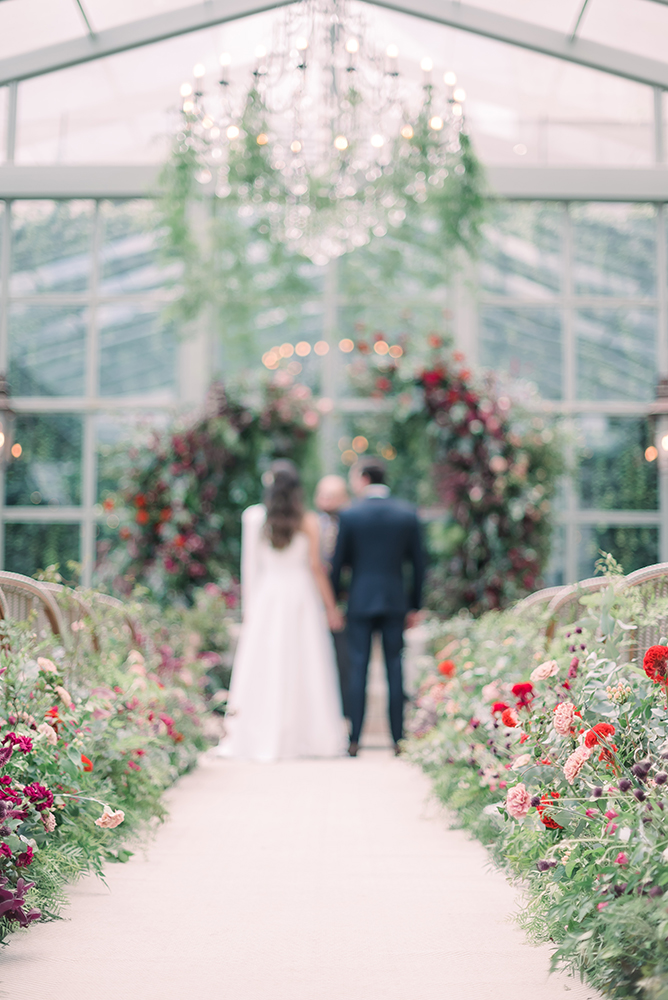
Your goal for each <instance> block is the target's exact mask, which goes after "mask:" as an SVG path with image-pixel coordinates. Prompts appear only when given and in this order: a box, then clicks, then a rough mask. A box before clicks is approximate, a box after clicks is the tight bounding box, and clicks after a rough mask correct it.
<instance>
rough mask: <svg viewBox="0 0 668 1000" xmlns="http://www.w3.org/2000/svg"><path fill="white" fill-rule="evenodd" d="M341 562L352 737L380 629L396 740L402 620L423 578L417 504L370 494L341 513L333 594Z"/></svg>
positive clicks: (415, 604)
mask: <svg viewBox="0 0 668 1000" xmlns="http://www.w3.org/2000/svg"><path fill="white" fill-rule="evenodd" d="M373 490H374V487H370V491H371V492H373ZM407 563H410V564H411V567H412V586H411V588H410V592H409V593H407V592H406V586H405V582H404V566H405V565H406V564H407ZM344 566H350V568H351V570H352V582H351V585H350V594H349V597H348V649H349V654H350V674H349V687H348V704H349V710H350V719H351V722H352V732H351V734H350V739H351V741H353V742H358V741H359V737H360V733H361V731H362V723H363V721H364V707H365V701H366V675H367V669H368V665H369V656H370V653H371V636H372V634H373V632H374V631H380V633H381V635H382V639H383V652H384V654H385V665H386V668H387V681H388V687H389V690H390V727H391V729H392V737H393V739H394V741H395V743H396V742H398V741H399V740H400V739H401V737H402V735H403V713H404V691H403V680H402V672H401V651H402V649H403V629H404V619H405V617H406V613H407V612H408V611H410V610H415V609H418V608H419V607H420V606H421V602H422V582H423V578H424V553H423V548H422V538H421V531H420V523H419V521H418V517H417V512H416V510H415V508H414V507H411V506H410V504H407V503H404V502H403V501H401V500H395V499H394V498H392V497H390V496H385V497H379V496H368V497H365V498H364V499H363V500H361V501H360V502H359V503H357V504H355V505H354V506H353V507H350V508H349V509H348V510H345V511H343V512H342V513H341V518H340V524H339V535H338V539H337V542H336V549H335V551H334V557H333V559H332V586H333V587H334V593H335V594H337V595H338V594H339V593H340V590H341V570H342V569H343V567H344Z"/></svg>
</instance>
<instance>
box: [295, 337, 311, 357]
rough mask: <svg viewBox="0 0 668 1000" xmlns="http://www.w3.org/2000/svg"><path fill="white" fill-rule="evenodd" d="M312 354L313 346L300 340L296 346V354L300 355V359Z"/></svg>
mask: <svg viewBox="0 0 668 1000" xmlns="http://www.w3.org/2000/svg"><path fill="white" fill-rule="evenodd" d="M310 353H311V345H310V344H309V342H308V340H300V341H299V343H298V344H296V345H295V354H297V355H299V357H300V358H305V357H306V356H307V355H308V354H310Z"/></svg>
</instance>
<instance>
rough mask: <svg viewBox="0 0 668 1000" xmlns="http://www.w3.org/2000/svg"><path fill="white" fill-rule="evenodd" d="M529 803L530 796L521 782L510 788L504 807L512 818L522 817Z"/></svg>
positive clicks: (527, 809) (527, 810) (526, 811)
mask: <svg viewBox="0 0 668 1000" xmlns="http://www.w3.org/2000/svg"><path fill="white" fill-rule="evenodd" d="M530 805H531V796H530V795H529V793H528V791H527V790H526V788H525V786H524V785H523V784H522V783H521V782H520V784H519V785H515V786H514V787H513V788H511V789H510V791H509V792H508V796H507V798H506V809H507V810H508V815H509V816H512V817H513V818H514V819H523V818H524V817H525V816H526V814H527V813H528V812H529V807H530Z"/></svg>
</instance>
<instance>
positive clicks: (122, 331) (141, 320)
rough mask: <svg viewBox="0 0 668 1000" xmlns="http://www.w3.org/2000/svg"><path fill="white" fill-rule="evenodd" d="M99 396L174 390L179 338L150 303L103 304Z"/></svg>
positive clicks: (99, 312)
mask: <svg viewBox="0 0 668 1000" xmlns="http://www.w3.org/2000/svg"><path fill="white" fill-rule="evenodd" d="M98 323H99V330H100V395H101V396H123V395H128V394H130V393H146V392H150V391H151V390H156V389H171V388H172V387H173V386H174V384H175V376H176V337H175V336H174V333H173V331H172V330H171V328H170V327H168V326H166V325H165V324H164V323H163V322H162V321H161V319H160V316H159V314H158V313H157V312H156V310H155V309H152V308H151V307H150V306H138V305H133V304H129V303H122V302H115V303H108V304H107V305H103V306H100V309H99V311H98Z"/></svg>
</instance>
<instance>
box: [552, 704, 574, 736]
mask: <svg viewBox="0 0 668 1000" xmlns="http://www.w3.org/2000/svg"><path fill="white" fill-rule="evenodd" d="M574 718H575V705H571V703H570V701H563V702H562V703H561V704H560V705H557V707H556V708H555V710H554V728H555V729H556V730H557V732H558V733H559V734H560V735H561V736H568V734H569V733H570V731H571V726H572V725H573V720H574Z"/></svg>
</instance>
